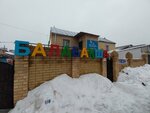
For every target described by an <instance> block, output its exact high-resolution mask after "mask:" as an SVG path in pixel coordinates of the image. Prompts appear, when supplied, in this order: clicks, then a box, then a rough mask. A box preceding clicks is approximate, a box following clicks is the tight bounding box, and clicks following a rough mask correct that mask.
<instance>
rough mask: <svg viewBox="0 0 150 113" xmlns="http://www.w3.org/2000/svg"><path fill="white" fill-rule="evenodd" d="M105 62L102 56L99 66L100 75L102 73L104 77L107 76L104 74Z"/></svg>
mask: <svg viewBox="0 0 150 113" xmlns="http://www.w3.org/2000/svg"><path fill="white" fill-rule="evenodd" d="M105 63H106V62H105V59H104V58H103V59H101V60H100V65H101V66H100V67H101V69H100V72H101V73H100V74H101V75H103V76H105V77H107V75H106V68H107V66H106V64H105Z"/></svg>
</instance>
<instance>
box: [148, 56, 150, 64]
mask: <svg viewBox="0 0 150 113" xmlns="http://www.w3.org/2000/svg"><path fill="white" fill-rule="evenodd" d="M148 64H150V55H148Z"/></svg>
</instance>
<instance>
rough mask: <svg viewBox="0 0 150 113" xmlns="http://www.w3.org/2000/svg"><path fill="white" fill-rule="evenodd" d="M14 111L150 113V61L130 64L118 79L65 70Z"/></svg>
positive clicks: (32, 93)
mask: <svg viewBox="0 0 150 113" xmlns="http://www.w3.org/2000/svg"><path fill="white" fill-rule="evenodd" d="M10 113H150V65H145V66H143V67H138V68H130V67H127V68H125V69H124V70H122V72H120V73H119V78H118V81H117V82H114V83H112V82H111V81H109V80H108V79H107V78H105V77H103V76H101V75H98V74H95V73H91V74H85V75H82V76H80V78H71V77H69V76H67V75H66V74H62V75H60V76H58V77H56V78H55V79H53V80H51V81H48V82H45V83H44V84H42V85H40V86H39V87H37V88H35V89H34V90H32V91H30V92H29V93H28V95H27V97H26V98H24V99H23V100H20V101H18V102H17V104H16V107H15V108H14V109H13V110H12V111H10Z"/></svg>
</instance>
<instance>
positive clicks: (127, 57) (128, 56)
mask: <svg viewBox="0 0 150 113" xmlns="http://www.w3.org/2000/svg"><path fill="white" fill-rule="evenodd" d="M132 58H133V55H132V53H130V52H128V53H126V59H127V62H128V66H130V67H131V66H132Z"/></svg>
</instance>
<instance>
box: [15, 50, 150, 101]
mask: <svg viewBox="0 0 150 113" xmlns="http://www.w3.org/2000/svg"><path fill="white" fill-rule="evenodd" d="M111 57H112V61H113V62H112V65H113V80H114V81H116V80H117V77H118V73H119V71H120V70H121V69H123V68H124V67H126V66H131V67H135V66H140V65H144V64H145V63H147V56H146V55H143V56H142V59H138V60H137V59H132V54H131V53H127V55H126V58H127V64H124V65H122V64H119V63H118V53H117V52H113V53H111ZM106 67H107V62H106V60H105V59H90V58H61V57H51V58H49V57H41V56H36V57H19V56H16V57H15V74H14V103H16V102H17V101H18V100H20V99H22V98H24V97H25V96H26V95H27V93H28V91H29V90H32V89H33V88H35V87H37V86H39V85H40V84H42V83H43V82H45V81H48V80H51V79H53V78H54V77H56V76H58V75H60V74H64V73H66V74H68V75H69V76H71V77H79V76H80V75H81V74H86V73H98V74H101V75H103V76H105V77H107V76H106V75H107V72H106V71H107V68H106Z"/></svg>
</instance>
